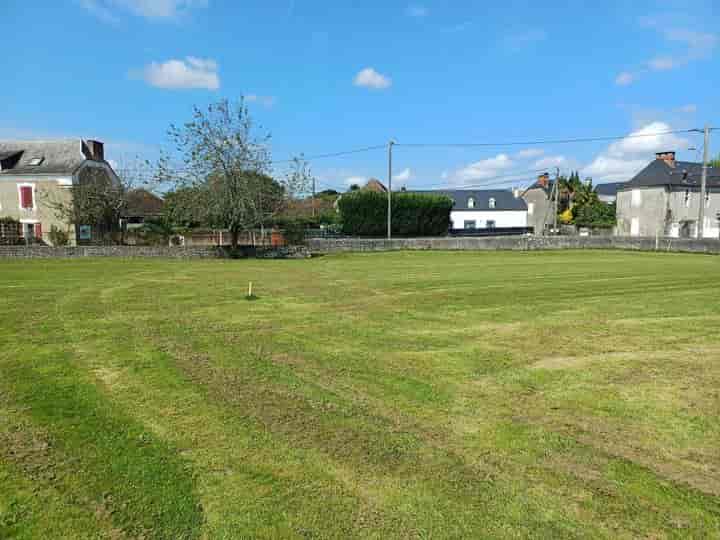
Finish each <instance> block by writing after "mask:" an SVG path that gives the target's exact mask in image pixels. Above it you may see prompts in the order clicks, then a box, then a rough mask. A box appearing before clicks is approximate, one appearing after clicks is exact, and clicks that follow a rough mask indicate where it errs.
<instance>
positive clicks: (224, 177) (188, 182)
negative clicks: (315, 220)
mask: <svg viewBox="0 0 720 540" xmlns="http://www.w3.org/2000/svg"><path fill="white" fill-rule="evenodd" d="M168 136H169V138H170V140H171V141H172V143H173V145H174V147H175V152H176V154H175V155H174V156H172V155H169V154H167V153H163V155H162V156H161V158H160V160H159V162H158V174H157V178H158V180H159V181H161V182H163V183H165V184H170V185H173V186H174V187H175V189H176V190H184V194H185V196H186V197H187V195H188V194H193V193H194V194H195V197H196V201H195V203H194V204H195V205H196V206H197V207H198V209H200V208H201V209H202V210H201V211H200V212H199V213H198V215H199V216H200V219H201V221H203V222H205V223H206V224H208V225H211V226H214V227H221V228H225V229H228V230H229V231H230V236H231V242H232V246H233V248H235V247H237V245H238V238H239V235H240V233H241V232H243V231H250V230H253V229H256V228H258V227H263V226H264V225H265V224H266V223H267V222H268V220H269V219H271V218H272V217H273V216H274V215H276V214H277V213H278V212H279V211H280V210H281V209H282V207H283V205H284V203H285V201H286V200H287V198H288V197H290V196H292V195H293V194H295V193H296V192H297V191H298V190H299V189H301V183H302V182H303V178H304V175H303V172H302V171H305V170H306V166H300V165H297V166H296V169H295V171H294V172H293V173H291V174H288V175H286V176H283V177H281V178H277V179H276V178H273V177H272V176H271V160H270V151H269V149H268V144H269V140H270V136H269V135H268V134H260V135H258V134H256V129H255V127H254V124H253V121H252V119H251V118H250V114H249V112H248V109H247V107H246V106H245V104H244V101H243V100H242V99H241V100H240V102H239V103H238V104H237V105H232V104H230V103H229V102H228V101H227V100H222V101H220V102H218V103H215V104H212V105H209V106H208V107H207V109H200V108H198V107H195V108H194V109H193V117H192V120H190V121H189V122H186V123H185V124H183V125H182V126H180V127H178V126H175V125H171V126H170V129H169V130H168ZM173 158H175V159H173ZM178 163H179V164H178ZM298 163H300V161H299V160H298ZM298 167H299V168H298Z"/></svg>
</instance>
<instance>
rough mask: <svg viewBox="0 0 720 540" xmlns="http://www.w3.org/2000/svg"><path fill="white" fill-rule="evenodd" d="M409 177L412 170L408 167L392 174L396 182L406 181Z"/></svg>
mask: <svg viewBox="0 0 720 540" xmlns="http://www.w3.org/2000/svg"><path fill="white" fill-rule="evenodd" d="M410 178H412V171H411V170H410V169H403V170H402V171H400V172H399V173H395V174H394V175H393V180H397V181H398V182H407V181H408V180H410Z"/></svg>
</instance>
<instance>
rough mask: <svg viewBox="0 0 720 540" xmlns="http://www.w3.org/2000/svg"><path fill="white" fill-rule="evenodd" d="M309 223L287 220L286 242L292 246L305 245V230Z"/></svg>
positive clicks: (285, 224)
mask: <svg viewBox="0 0 720 540" xmlns="http://www.w3.org/2000/svg"><path fill="white" fill-rule="evenodd" d="M306 228H307V223H306V222H305V221H303V220H300V219H297V220H287V221H285V223H284V225H283V229H284V236H285V242H286V243H287V244H288V245H290V246H302V245H304V244H305V229H306Z"/></svg>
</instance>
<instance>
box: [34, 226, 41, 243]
mask: <svg viewBox="0 0 720 540" xmlns="http://www.w3.org/2000/svg"><path fill="white" fill-rule="evenodd" d="M35 238H37V239H38V240H42V223H36V224H35Z"/></svg>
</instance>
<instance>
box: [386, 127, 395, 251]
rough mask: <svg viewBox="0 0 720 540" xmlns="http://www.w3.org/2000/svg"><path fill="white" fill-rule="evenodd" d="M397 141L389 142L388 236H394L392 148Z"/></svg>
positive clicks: (389, 237)
mask: <svg viewBox="0 0 720 540" xmlns="http://www.w3.org/2000/svg"><path fill="white" fill-rule="evenodd" d="M393 144H395V141H393V140H390V142H389V143H388V185H387V203H388V208H387V237H388V240H390V239H391V238H392V149H393Z"/></svg>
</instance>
